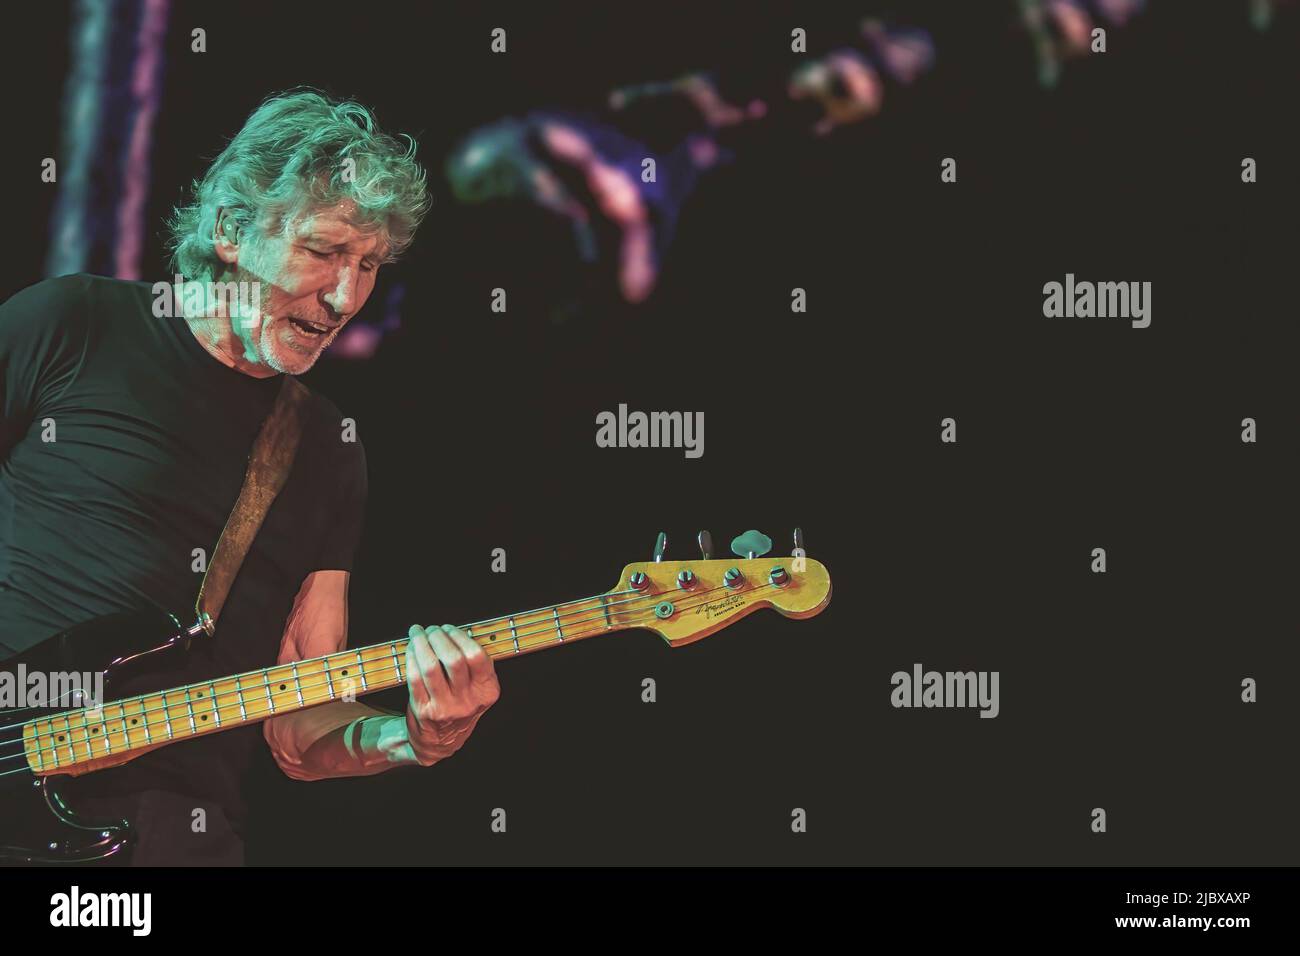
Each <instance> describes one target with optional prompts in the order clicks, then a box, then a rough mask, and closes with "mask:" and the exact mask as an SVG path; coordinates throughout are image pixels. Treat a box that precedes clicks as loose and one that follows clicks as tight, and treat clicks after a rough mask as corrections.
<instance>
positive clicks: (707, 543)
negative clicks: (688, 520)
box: [695, 531, 713, 561]
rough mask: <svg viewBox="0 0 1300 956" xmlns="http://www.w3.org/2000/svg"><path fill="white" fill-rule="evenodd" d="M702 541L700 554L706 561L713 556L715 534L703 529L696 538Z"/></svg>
mask: <svg viewBox="0 0 1300 956" xmlns="http://www.w3.org/2000/svg"><path fill="white" fill-rule="evenodd" d="M695 540H696V541H698V542H699V543H700V556H701V557H703V558H704V560H705V561H707V560H709V559H710V558H711V557H713V535H711V534H709V533H708V532H707V531H701V532H700V533H699V534H698V535H697V536H696V538H695Z"/></svg>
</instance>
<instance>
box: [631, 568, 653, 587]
mask: <svg viewBox="0 0 1300 956" xmlns="http://www.w3.org/2000/svg"><path fill="white" fill-rule="evenodd" d="M627 583H628V584H630V585H632V590H633V591H648V590H650V579H649V578H648V577H646V576H645V572H644V571H634V572H632V576H631V577H629V578H628V579H627Z"/></svg>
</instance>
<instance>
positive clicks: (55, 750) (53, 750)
mask: <svg viewBox="0 0 1300 956" xmlns="http://www.w3.org/2000/svg"><path fill="white" fill-rule="evenodd" d="M45 724H46V726H48V727H49V728H50V756H51V757H53V758H54V766H55V767H58V765H59V744H58V738H57V737H56V736H55V735H54V721H52V720H47V721H46V722H45ZM32 730H33V731H35V733H36V736H35V738H33V741H32V742H33V743H34V744H36V759H37V760H38V761H39V762H40V765H41V769H42V770H44V769H45V748H44V747H42V746H41V730H40V726H39V725H36V724H33V725H32Z"/></svg>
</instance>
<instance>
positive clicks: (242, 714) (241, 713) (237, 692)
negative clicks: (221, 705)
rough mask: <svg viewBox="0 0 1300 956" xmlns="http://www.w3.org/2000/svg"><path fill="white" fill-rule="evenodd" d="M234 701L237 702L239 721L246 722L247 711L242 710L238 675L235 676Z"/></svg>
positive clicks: (242, 698) (242, 704)
mask: <svg viewBox="0 0 1300 956" xmlns="http://www.w3.org/2000/svg"><path fill="white" fill-rule="evenodd" d="M235 699H236V700H238V701H239V719H240V720H248V711H247V710H245V709H244V691H243V689H242V688H241V687H240V686H239V675H238V674H236V675H235Z"/></svg>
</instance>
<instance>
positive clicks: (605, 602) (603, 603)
mask: <svg viewBox="0 0 1300 956" xmlns="http://www.w3.org/2000/svg"><path fill="white" fill-rule="evenodd" d="M600 609H601V610H602V611H604V612H605V630H607V631H608V630H609V629H610V628H611V627H613V626H614V624H613V622H612V621H610V619H609V595H608V594H602V595H601V596H600Z"/></svg>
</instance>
